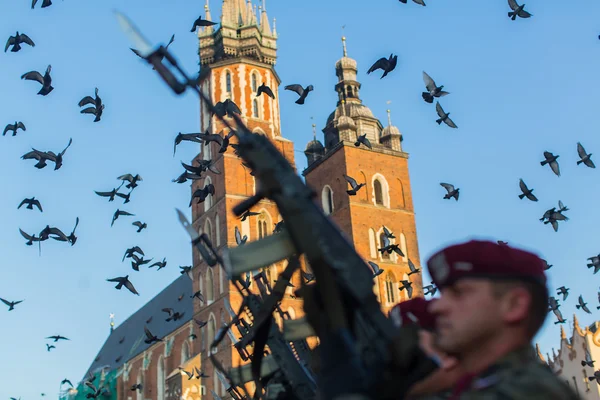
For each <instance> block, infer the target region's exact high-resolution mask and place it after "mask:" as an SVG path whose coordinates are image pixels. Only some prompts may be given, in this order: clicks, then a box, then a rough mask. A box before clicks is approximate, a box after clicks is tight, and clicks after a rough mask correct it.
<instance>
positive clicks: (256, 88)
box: [252, 72, 258, 93]
mask: <svg viewBox="0 0 600 400" xmlns="http://www.w3.org/2000/svg"><path fill="white" fill-rule="evenodd" d="M257 90H258V84H257V81H256V73H254V72H253V73H252V91H253V92H255V93H256V91H257Z"/></svg>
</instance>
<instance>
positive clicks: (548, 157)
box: [540, 151, 560, 176]
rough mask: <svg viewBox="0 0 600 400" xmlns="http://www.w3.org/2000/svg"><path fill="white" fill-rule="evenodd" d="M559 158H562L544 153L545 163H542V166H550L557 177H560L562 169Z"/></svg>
mask: <svg viewBox="0 0 600 400" xmlns="http://www.w3.org/2000/svg"><path fill="white" fill-rule="evenodd" d="M558 157H560V156H558V155H557V156H555V155H554V154H552V153H550V152H549V151H544V158H545V160H544V161H540V165H542V166H543V165H546V164H549V165H550V168H551V169H552V172H554V173H555V174H556V176H560V168H559V166H558V161H556V160H557V159H558Z"/></svg>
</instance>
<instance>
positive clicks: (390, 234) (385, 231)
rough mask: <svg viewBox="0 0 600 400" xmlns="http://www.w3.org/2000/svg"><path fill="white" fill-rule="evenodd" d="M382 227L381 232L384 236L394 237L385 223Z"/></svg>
mask: <svg viewBox="0 0 600 400" xmlns="http://www.w3.org/2000/svg"><path fill="white" fill-rule="evenodd" d="M382 228H383V234H384V235H385V236H387V237H388V238H390V239H395V238H396V236H394V234H393V233H392V232H390V231H389V229H388V228H386V227H385V225H384V226H382Z"/></svg>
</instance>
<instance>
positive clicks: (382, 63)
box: [367, 54, 398, 79]
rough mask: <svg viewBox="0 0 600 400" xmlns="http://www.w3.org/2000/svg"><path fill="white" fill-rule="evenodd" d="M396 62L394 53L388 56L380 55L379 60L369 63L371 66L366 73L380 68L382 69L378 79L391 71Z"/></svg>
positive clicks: (396, 57)
mask: <svg viewBox="0 0 600 400" xmlns="http://www.w3.org/2000/svg"><path fill="white" fill-rule="evenodd" d="M397 63H398V56H395V55H394V54H390V57H389V58H385V57H381V58H380V59H379V60H377V61H375V63H374V64H373V65H371V68H369V70H368V71H367V74H370V73H371V72H373V71H376V70H378V69H381V70H383V75H381V78H379V79H383V78H384V77H385V76H386V75H387V74H388V73H390V72H392V71H393V70H394V68H396V64H397Z"/></svg>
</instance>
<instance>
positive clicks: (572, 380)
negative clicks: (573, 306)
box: [537, 315, 600, 400]
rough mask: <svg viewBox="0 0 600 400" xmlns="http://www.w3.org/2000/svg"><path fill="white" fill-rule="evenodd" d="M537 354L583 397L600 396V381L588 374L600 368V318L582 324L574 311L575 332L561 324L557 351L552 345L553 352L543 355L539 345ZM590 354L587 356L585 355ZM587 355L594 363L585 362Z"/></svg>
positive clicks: (589, 399)
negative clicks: (591, 322) (568, 331)
mask: <svg viewBox="0 0 600 400" xmlns="http://www.w3.org/2000/svg"><path fill="white" fill-rule="evenodd" d="M537 351H538V357H539V358H540V359H541V360H542V361H544V362H546V363H547V364H548V365H549V366H550V368H551V369H552V371H553V372H554V373H555V374H556V375H557V376H558V377H560V378H561V379H564V381H565V382H566V383H567V384H569V386H571V388H572V389H573V390H575V392H576V393H577V394H578V395H579V396H580V397H581V399H583V400H600V383H598V382H597V380H596V379H594V380H592V381H590V380H589V377H592V376H594V372H595V371H597V370H600V322H594V323H593V324H591V325H589V326H586V327H584V328H583V329H582V328H581V327H580V326H579V321H578V320H577V316H576V315H573V332H572V334H571V337H570V338H568V337H567V334H566V333H565V330H564V329H563V327H562V326H561V328H560V346H559V349H558V353H556V352H555V351H554V348H553V349H552V356H550V355H549V354H547V355H546V357H545V358H544V356H543V355H542V353H541V351H540V348H539V346H538V347H537ZM586 354H587V356H586ZM586 357H589V359H590V360H593V361H594V364H593V365H594V367H590V366H587V365H582V361H586V359H587V358H586Z"/></svg>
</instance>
